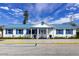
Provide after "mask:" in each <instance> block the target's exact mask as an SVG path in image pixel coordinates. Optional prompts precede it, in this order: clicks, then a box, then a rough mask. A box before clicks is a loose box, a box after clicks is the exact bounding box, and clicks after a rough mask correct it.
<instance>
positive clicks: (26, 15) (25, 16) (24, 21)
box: [23, 11, 28, 24]
mask: <svg viewBox="0 0 79 59" xmlns="http://www.w3.org/2000/svg"><path fill="white" fill-rule="evenodd" d="M23 16H24V20H23V24H26V23H27V22H28V11H24V14H23Z"/></svg>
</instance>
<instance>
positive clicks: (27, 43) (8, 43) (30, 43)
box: [0, 42, 79, 44]
mask: <svg viewBox="0 0 79 59" xmlns="http://www.w3.org/2000/svg"><path fill="white" fill-rule="evenodd" d="M0 44H79V42H55V43H37V42H0Z"/></svg>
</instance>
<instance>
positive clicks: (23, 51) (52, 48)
mask: <svg viewBox="0 0 79 59" xmlns="http://www.w3.org/2000/svg"><path fill="white" fill-rule="evenodd" d="M1 55H4V56H79V44H38V45H37V46H34V44H33V45H26V44H21V45H18V44H0V56H1Z"/></svg>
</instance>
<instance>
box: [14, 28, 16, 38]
mask: <svg viewBox="0 0 79 59" xmlns="http://www.w3.org/2000/svg"><path fill="white" fill-rule="evenodd" d="M15 36H16V29H13V37H15Z"/></svg>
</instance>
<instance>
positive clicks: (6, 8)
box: [0, 6, 9, 10]
mask: <svg viewBox="0 0 79 59" xmlns="http://www.w3.org/2000/svg"><path fill="white" fill-rule="evenodd" d="M0 8H1V9H4V10H9V8H8V7H3V6H2V7H0Z"/></svg>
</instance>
